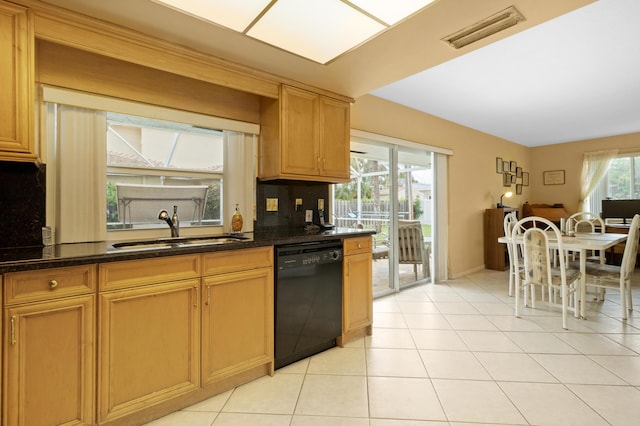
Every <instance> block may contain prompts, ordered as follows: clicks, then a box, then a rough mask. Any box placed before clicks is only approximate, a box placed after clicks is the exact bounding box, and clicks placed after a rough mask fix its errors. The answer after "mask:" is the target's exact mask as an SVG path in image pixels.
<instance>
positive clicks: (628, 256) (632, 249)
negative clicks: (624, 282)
mask: <svg viewBox="0 0 640 426" xmlns="http://www.w3.org/2000/svg"><path fill="white" fill-rule="evenodd" d="M638 226H640V214H636V215H634V216H633V220H632V221H631V226H630V227H629V236H628V237H627V242H626V243H625V246H624V253H623V254H622V263H621V264H620V275H621V276H622V277H623V278H624V279H629V278H630V276H631V274H633V271H634V270H635V267H636V257H637V255H638Z"/></svg>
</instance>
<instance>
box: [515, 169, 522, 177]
mask: <svg viewBox="0 0 640 426" xmlns="http://www.w3.org/2000/svg"><path fill="white" fill-rule="evenodd" d="M516 177H519V178H521V177H522V167H516Z"/></svg>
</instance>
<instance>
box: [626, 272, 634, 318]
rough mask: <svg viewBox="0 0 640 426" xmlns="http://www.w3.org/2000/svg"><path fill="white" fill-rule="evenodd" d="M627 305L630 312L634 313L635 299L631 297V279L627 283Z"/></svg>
mask: <svg viewBox="0 0 640 426" xmlns="http://www.w3.org/2000/svg"><path fill="white" fill-rule="evenodd" d="M627 304H628V305H629V306H628V308H627V309H628V310H629V312H631V311H633V298H632V297H631V279H629V280H628V281H627Z"/></svg>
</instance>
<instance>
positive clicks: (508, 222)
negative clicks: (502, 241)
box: [504, 211, 518, 237]
mask: <svg viewBox="0 0 640 426" xmlns="http://www.w3.org/2000/svg"><path fill="white" fill-rule="evenodd" d="M517 221H518V216H517V214H516V212H515V211H513V212H509V213H507V214H505V215H504V236H505V237H510V236H511V230H512V229H513V225H515V224H516V222H517Z"/></svg>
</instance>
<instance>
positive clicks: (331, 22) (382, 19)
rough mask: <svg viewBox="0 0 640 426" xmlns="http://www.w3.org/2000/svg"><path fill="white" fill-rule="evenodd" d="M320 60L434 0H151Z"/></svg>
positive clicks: (373, 33)
mask: <svg viewBox="0 0 640 426" xmlns="http://www.w3.org/2000/svg"><path fill="white" fill-rule="evenodd" d="M153 1H155V2H157V3H161V4H164V5H166V6H168V7H171V8H173V9H176V10H178V11H181V12H183V13H186V14H189V15H192V16H195V17H198V18H200V19H204V20H206V21H209V22H212V23H215V24H218V25H221V26H224V27H227V28H230V29H232V30H235V31H238V32H241V33H244V34H246V35H248V36H250V37H253V38H255V39H258V40H260V41H263V42H265V43H268V44H271V45H273V46H275V47H278V48H280V49H284V50H287V51H289V52H291V53H294V54H296V55H300V56H303V57H305V58H308V59H311V60H313V61H316V62H319V63H321V64H325V63H327V62H329V61H330V60H332V59H334V58H336V57H337V56H339V55H341V54H342V53H344V52H346V51H348V50H350V49H353V48H354V47H356V46H358V45H360V44H362V43H364V42H366V41H367V40H369V39H371V38H372V37H374V36H376V35H378V34H380V33H381V32H383V31H384V30H386V29H387V28H389V26H391V25H393V24H395V23H397V22H399V21H400V20H402V19H404V18H406V17H407V16H409V15H412V14H413V13H415V12H417V11H418V10H420V9H422V8H423V7H425V6H426V5H428V4H429V3H431V2H433V1H434V0H402V1H397V0H366V1H365V0H307V1H303V0H241V1H239V0H153Z"/></svg>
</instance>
